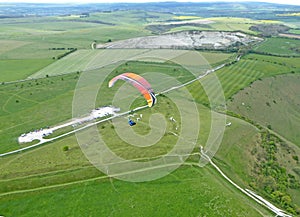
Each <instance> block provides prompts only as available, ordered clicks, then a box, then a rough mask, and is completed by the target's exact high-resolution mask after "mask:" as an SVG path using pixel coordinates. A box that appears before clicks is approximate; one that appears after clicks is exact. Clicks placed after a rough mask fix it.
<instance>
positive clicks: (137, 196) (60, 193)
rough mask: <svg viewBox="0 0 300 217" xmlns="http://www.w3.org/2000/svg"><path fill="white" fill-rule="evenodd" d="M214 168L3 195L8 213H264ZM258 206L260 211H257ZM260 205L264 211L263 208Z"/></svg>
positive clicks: (162, 214)
mask: <svg viewBox="0 0 300 217" xmlns="http://www.w3.org/2000/svg"><path fill="white" fill-rule="evenodd" d="M216 177H217V175H216V174H215V172H214V171H213V170H211V168H202V169H198V168H195V167H188V166H185V167H182V168H181V169H179V170H177V171H175V172H173V173H172V174H171V175H169V176H167V177H164V178H162V179H159V180H155V181H151V182H146V183H128V182H122V181H117V180H113V179H104V180H96V181H89V182H84V183H79V184H74V185H71V186H66V187H58V188H55V189H49V190H44V191H36V192H32V193H27V194H17V195H11V196H4V197H1V199H0V201H1V203H0V204H1V205H0V210H1V213H2V214H4V215H5V216H32V215H37V216H44V215H49V214H50V215H53V216H86V215H88V216H99V215H101V216H107V215H111V216H120V215H122V216H149V214H150V213H151V215H153V216H195V215H207V216H259V212H262V213H264V214H265V215H266V214H267V213H266V212H265V211H264V210H261V209H260V208H258V207H257V205H255V204H254V203H253V202H252V201H251V200H249V199H246V198H245V197H244V196H237V191H236V190H235V189H232V187H230V186H228V187H225V186H224V184H225V183H224V180H222V179H220V178H216ZM253 208H254V209H253ZM255 209H258V210H261V211H259V212H257V211H256V210H255Z"/></svg>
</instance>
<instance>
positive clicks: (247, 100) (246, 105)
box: [228, 74, 300, 147]
mask: <svg viewBox="0 0 300 217" xmlns="http://www.w3.org/2000/svg"><path fill="white" fill-rule="evenodd" d="M299 79H300V77H299V75H298V74H295V75H292V74H291V75H283V76H276V77H272V78H265V79H263V80H261V81H257V82H255V83H254V84H253V85H251V87H248V88H246V89H245V90H243V91H241V92H239V93H238V94H237V95H235V96H234V99H233V101H232V102H231V103H229V105H228V107H229V109H230V110H233V111H235V112H237V113H239V114H242V115H243V116H246V117H248V118H250V119H252V120H255V121H256V122H258V123H260V124H261V125H263V126H269V125H270V126H271V128H272V129H273V130H274V131H276V132H278V133H280V134H281V135H282V136H284V137H285V138H287V139H288V140H290V141H292V142H293V143H295V144H296V145H298V146H299V147H300V143H299V141H300V135H299V133H298V129H299V127H300V126H299V123H300V119H299V118H300V117H299V112H300V111H299V106H298V105H299V103H300V99H299V97H298V94H297V92H298V88H299V82H300V80H299ZM261 93H263V95H262V94H261ZM274 114H276V115H274Z"/></svg>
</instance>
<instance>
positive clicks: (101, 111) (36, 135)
mask: <svg viewBox="0 0 300 217" xmlns="http://www.w3.org/2000/svg"><path fill="white" fill-rule="evenodd" d="M118 111H120V109H118V108H115V107H112V106H106V107H101V108H97V109H94V110H92V112H91V113H90V115H88V116H86V117H83V118H77V119H74V120H72V121H69V122H67V123H65V124H61V125H58V126H55V127H52V128H46V129H39V130H35V131H32V132H29V133H24V134H22V135H21V136H20V137H19V138H18V141H19V143H28V142H32V141H34V140H39V141H43V140H45V139H44V137H46V136H49V135H51V134H52V133H53V132H54V131H55V130H58V129H61V128H64V127H68V126H73V127H75V126H77V125H81V124H82V123H86V122H88V121H92V120H94V119H97V118H101V117H105V116H108V115H115V114H116V112H118Z"/></svg>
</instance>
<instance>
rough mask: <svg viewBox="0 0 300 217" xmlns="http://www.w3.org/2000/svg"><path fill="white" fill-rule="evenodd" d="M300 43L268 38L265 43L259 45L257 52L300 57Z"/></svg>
mask: <svg viewBox="0 0 300 217" xmlns="http://www.w3.org/2000/svg"><path fill="white" fill-rule="evenodd" d="M299 47H300V41H299V40H296V39H287V38H268V39H266V40H265V42H263V43H261V44H260V45H258V46H257V47H256V48H255V50H256V51H259V52H263V53H269V54H275V55H285V56H299V55H300V52H299Z"/></svg>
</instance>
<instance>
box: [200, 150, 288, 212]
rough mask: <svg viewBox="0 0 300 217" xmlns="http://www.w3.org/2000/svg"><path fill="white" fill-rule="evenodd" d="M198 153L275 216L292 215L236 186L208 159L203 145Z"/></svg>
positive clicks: (221, 172)
mask: <svg viewBox="0 0 300 217" xmlns="http://www.w3.org/2000/svg"><path fill="white" fill-rule="evenodd" d="M200 153H201V155H202V156H203V157H204V158H205V159H206V160H208V161H209V163H210V164H211V165H212V166H213V167H214V168H215V169H216V170H217V171H218V172H219V173H220V174H221V176H223V177H224V178H225V179H226V180H227V181H228V182H229V183H230V184H232V185H233V186H234V187H236V188H237V189H238V190H240V191H241V192H242V193H244V194H246V195H247V196H248V197H250V198H252V199H253V200H255V201H256V202H257V203H259V204H261V205H263V206H264V207H266V208H268V209H269V210H270V211H272V212H273V213H275V214H276V216H280V217H292V215H290V214H287V213H286V212H285V211H283V210H281V209H279V208H277V207H276V206H274V205H273V204H271V203H270V202H269V201H267V200H265V199H264V198H262V197H261V196H259V195H257V194H255V193H254V192H253V191H251V190H249V189H243V188H241V187H240V186H238V185H237V184H236V183H235V182H233V181H232V180H231V179H230V178H229V177H228V176H226V175H225V174H224V173H223V171H222V170H221V169H220V168H219V167H218V166H217V165H216V164H215V163H214V162H213V161H212V160H211V159H210V157H209V156H208V155H206V154H205V152H204V150H203V147H202V146H201V147H200Z"/></svg>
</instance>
